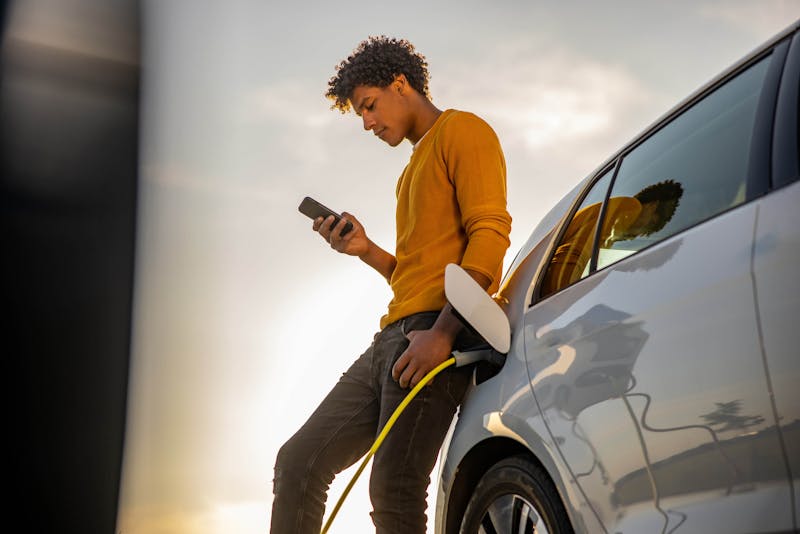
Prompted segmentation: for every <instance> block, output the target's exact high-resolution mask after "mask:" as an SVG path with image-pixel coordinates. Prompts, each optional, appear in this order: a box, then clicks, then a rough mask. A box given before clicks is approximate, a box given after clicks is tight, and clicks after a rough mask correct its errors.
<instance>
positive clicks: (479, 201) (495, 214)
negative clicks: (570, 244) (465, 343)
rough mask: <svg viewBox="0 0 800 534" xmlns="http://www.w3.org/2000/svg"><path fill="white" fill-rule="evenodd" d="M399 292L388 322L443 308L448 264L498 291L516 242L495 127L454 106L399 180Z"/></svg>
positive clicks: (395, 280) (395, 281)
mask: <svg viewBox="0 0 800 534" xmlns="http://www.w3.org/2000/svg"><path fill="white" fill-rule="evenodd" d="M396 218H397V221H396V224H397V247H396V249H395V257H396V258H397V266H396V267H395V269H394V272H393V273H392V277H391V280H390V284H391V287H392V291H393V293H394V297H393V298H392V301H391V302H390V303H389V311H388V313H387V314H386V315H384V316H383V317H382V318H381V328H383V327H385V326H386V325H388V324H390V323H393V322H394V321H397V320H399V319H402V318H403V317H406V316H408V315H410V314H412V313H417V312H422V311H438V310H441V309H442V308H443V307H444V305H445V303H446V300H445V297H444V268H445V266H446V265H447V264H448V263H456V264H459V265H461V266H462V267H463V268H465V269H471V270H473V271H477V272H479V273H482V274H484V275H486V276H487V277H489V278H490V279H491V280H492V285H491V287H490V288H489V293H494V292H495V291H496V290H497V286H498V284H499V282H500V278H501V276H502V268H503V256H504V255H505V251H506V249H507V248H508V245H509V243H510V242H509V238H508V235H509V232H510V231H511V216H510V215H509V214H508V211H507V210H506V165H505V159H504V158H503V151H502V149H501V148H500V142H499V141H498V139H497V136H496V135H495V133H494V131H493V130H492V128H491V127H490V126H489V125H488V124H486V122H484V121H483V120H482V119H481V118H479V117H477V116H476V115H473V114H472V113H467V112H463V111H455V110H447V111H445V112H444V113H442V114H441V115H440V116H439V118H438V119H437V120H436V122H435V123H434V125H433V126H432V127H431V129H430V130H428V132H427V133H426V134H425V136H424V137H423V138H422V139H421V140H420V141H419V143H417V146H416V148H415V150H414V153H413V154H412V155H411V159H410V161H409V162H408V165H407V166H406V168H405V169H404V170H403V173H402V174H401V175H400V179H399V180H398V182H397V215H396Z"/></svg>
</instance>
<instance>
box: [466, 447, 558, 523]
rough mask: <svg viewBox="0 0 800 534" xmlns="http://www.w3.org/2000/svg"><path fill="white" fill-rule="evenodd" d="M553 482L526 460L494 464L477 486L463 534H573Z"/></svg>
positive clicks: (540, 469)
mask: <svg viewBox="0 0 800 534" xmlns="http://www.w3.org/2000/svg"><path fill="white" fill-rule="evenodd" d="M572 532H573V531H572V526H571V525H570V522H569V518H568V517H567V512H566V510H565V509H564V505H563V504H562V503H561V499H560V498H559V496H558V492H557V491H556V488H555V486H554V485H553V482H552V481H551V480H550V478H549V477H548V476H547V474H546V473H545V472H544V470H542V468H541V467H539V466H538V465H536V464H534V463H533V462H532V461H531V460H529V459H528V458H527V457H525V456H512V457H510V458H506V459H504V460H501V461H500V462H497V463H496V464H494V465H493V466H492V467H491V468H489V470H488V471H487V472H486V474H484V475H483V477H482V478H481V479H480V481H479V482H478V485H477V486H475V491H474V492H473V493H472V498H470V500H469V503H468V504H467V509H466V511H465V512H464V519H463V521H462V522H461V530H460V533H461V534H512V533H513V534H522V533H525V534H571V533H572Z"/></svg>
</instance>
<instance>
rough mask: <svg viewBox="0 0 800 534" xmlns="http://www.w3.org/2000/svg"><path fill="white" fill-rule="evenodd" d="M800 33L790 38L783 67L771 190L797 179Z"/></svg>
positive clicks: (799, 175)
mask: <svg viewBox="0 0 800 534" xmlns="http://www.w3.org/2000/svg"><path fill="white" fill-rule="evenodd" d="M798 95H800V33H797V34H795V36H794V38H793V39H792V42H791V45H790V48H789V51H788V52H787V57H786V62H785V65H784V67H783V75H782V76H781V82H780V88H779V89H778V101H777V103H776V107H775V123H774V128H773V134H772V135H773V142H772V155H771V158H772V159H771V161H772V175H771V176H770V190H774V189H778V188H780V187H783V186H785V185H789V184H791V183H793V182H795V181H797V180H798V179H800V148H798V147H800V139H798V135H800V134H798V128H800V124H798V121H800V117H798V114H800V109H798V108H800V103H798V100H799V99H798Z"/></svg>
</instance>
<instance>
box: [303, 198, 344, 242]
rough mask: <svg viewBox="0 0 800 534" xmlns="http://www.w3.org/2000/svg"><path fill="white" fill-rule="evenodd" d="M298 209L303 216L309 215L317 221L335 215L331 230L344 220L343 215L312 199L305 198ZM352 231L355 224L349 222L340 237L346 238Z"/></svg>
mask: <svg viewBox="0 0 800 534" xmlns="http://www.w3.org/2000/svg"><path fill="white" fill-rule="evenodd" d="M297 209H299V210H300V213H302V214H303V215H307V216H308V217H311V218H312V219H316V218H317V217H322V218H323V219H327V218H328V216H330V215H333V224H332V225H331V228H333V227H334V226H336V225H337V224H339V221H340V220H342V216H341V215H339V214H338V213H336V212H335V211H333V210H332V209H330V208H328V207H326V206H323V205H322V204H320V203H319V202H317V201H316V200H314V199H313V198H311V197H306V198H304V199H303V201H302V202H301V203H300V206H298V207H297ZM352 229H353V223H351V222H350V221H347V223H345V225H344V228H342V231H341V232H339V236H340V237H344V236H345V235H347V233H348V232H349V231H350V230H352Z"/></svg>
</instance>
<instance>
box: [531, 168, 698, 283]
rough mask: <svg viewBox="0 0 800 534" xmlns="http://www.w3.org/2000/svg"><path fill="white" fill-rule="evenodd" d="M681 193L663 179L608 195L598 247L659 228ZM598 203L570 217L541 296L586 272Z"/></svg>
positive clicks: (673, 183) (670, 212)
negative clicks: (630, 191)
mask: <svg viewBox="0 0 800 534" xmlns="http://www.w3.org/2000/svg"><path fill="white" fill-rule="evenodd" d="M682 194H683V187H682V186H681V184H680V183H678V182H675V181H674V180H664V181H663V182H659V183H657V184H652V185H649V186H647V187H645V188H644V189H642V190H641V191H639V192H638V193H636V194H635V195H634V196H632V197H626V196H619V197H611V198H609V199H608V205H607V208H606V215H605V220H604V222H603V228H602V232H601V234H600V247H601V248H611V247H612V246H613V245H614V243H617V242H620V241H626V240H630V239H634V238H636V237H642V236H648V235H651V234H653V233H655V232H658V231H660V230H661V229H662V228H664V226H665V225H666V224H667V223H668V222H669V221H670V219H672V216H673V215H674V214H675V210H676V209H677V207H678V204H679V202H680V197H681V195H682ZM601 206H602V202H597V203H595V204H591V205H589V206H586V207H585V208H582V209H581V210H579V211H578V212H577V213H576V214H575V216H574V217H573V218H572V221H571V222H570V224H569V226H568V227H567V229H566V231H565V232H564V236H563V237H562V239H561V244H560V245H559V246H558V247H557V248H556V251H555V253H554V254H553V258H552V259H551V260H550V268H549V270H548V272H547V273H546V275H545V279H544V282H543V284H542V296H546V295H550V294H552V293H555V292H556V291H558V290H559V289H561V288H563V287H566V286H568V285H570V284H571V283H573V282H576V281H577V280H580V279H581V278H583V277H584V276H586V274H588V272H587V271H588V266H589V260H590V259H591V257H592V246H593V244H594V240H593V238H594V230H595V227H596V226H597V224H596V223H597V218H598V216H599V213H600V208H601Z"/></svg>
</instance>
